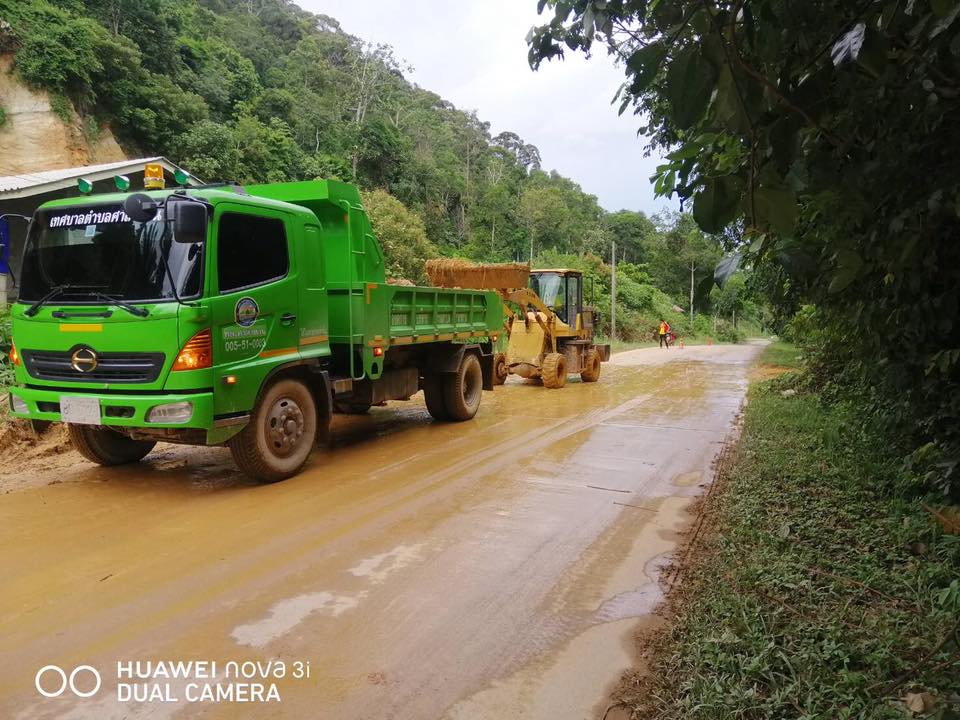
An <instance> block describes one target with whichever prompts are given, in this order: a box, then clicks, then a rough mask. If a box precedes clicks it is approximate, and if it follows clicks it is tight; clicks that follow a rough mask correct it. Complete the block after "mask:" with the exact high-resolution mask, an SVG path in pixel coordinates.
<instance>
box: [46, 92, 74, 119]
mask: <svg viewBox="0 0 960 720" xmlns="http://www.w3.org/2000/svg"><path fill="white" fill-rule="evenodd" d="M50 110H51V111H52V112H53V114H54V115H56V116H57V117H58V118H60V119H61V120H62V121H63V122H65V123H70V122H72V121H73V105H71V104H70V101H69V100H67V98H66V97H64V96H63V95H51V96H50Z"/></svg>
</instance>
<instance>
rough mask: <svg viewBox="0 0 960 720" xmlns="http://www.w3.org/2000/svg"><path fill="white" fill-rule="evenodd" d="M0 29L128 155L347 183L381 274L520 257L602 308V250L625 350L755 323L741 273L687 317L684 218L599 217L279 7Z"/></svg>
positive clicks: (731, 335)
mask: <svg viewBox="0 0 960 720" xmlns="http://www.w3.org/2000/svg"><path fill="white" fill-rule="evenodd" d="M0 19H2V20H3V21H5V22H6V23H7V25H5V26H3V29H0V51H2V52H12V53H15V71H16V72H17V73H18V74H19V76H20V77H21V78H22V79H23V80H24V81H25V82H27V83H29V84H31V85H33V86H36V87H39V88H43V89H45V90H48V91H49V92H51V93H52V94H53V97H54V107H55V108H56V107H59V108H61V110H62V111H63V112H64V113H65V114H67V115H69V113H70V108H71V106H72V108H74V109H75V110H76V112H77V114H78V115H79V116H80V117H81V118H82V120H83V123H84V127H85V128H86V131H87V132H88V133H91V134H93V135H95V134H96V133H97V132H99V131H100V130H99V129H100V128H102V127H104V126H108V127H109V128H110V129H111V131H112V132H113V133H114V134H115V135H116V137H117V138H118V140H119V141H120V143H121V145H122V146H123V147H124V148H125V149H126V150H127V152H128V153H130V154H140V153H142V154H154V153H156V154H163V155H166V156H168V157H170V158H171V159H173V160H175V161H176V162H179V163H181V164H182V165H184V166H185V167H187V168H188V169H189V170H190V171H191V172H193V173H194V174H195V175H196V176H197V177H200V178H203V179H204V180H207V181H215V180H225V181H236V182H239V183H247V182H264V181H284V180H294V179H296V180H300V179H310V178H316V177H322V178H338V179H342V180H348V181H353V182H356V183H357V184H358V185H359V186H360V187H361V188H362V189H363V190H364V191H365V193H366V194H365V203H366V205H367V207H368V210H369V211H370V213H371V215H372V216H373V220H374V227H375V228H376V229H377V231H378V234H379V236H380V239H381V241H382V242H383V243H384V245H385V246H386V248H387V252H388V257H389V261H390V268H389V269H390V272H391V274H393V275H394V276H396V277H405V278H408V279H411V280H415V281H422V280H424V276H423V270H422V265H423V260H424V259H426V258H428V257H430V256H432V255H438V254H444V255H457V256H462V257H467V258H474V259H482V260H484V261H506V260H527V259H529V258H530V257H531V256H533V257H534V258H535V260H536V261H537V262H549V263H551V264H556V263H563V264H566V265H575V266H577V267H581V268H583V269H584V270H587V271H588V272H589V273H590V274H591V276H592V277H593V278H594V288H595V293H596V298H597V302H598V304H599V305H601V306H604V307H605V306H606V303H608V302H609V299H608V298H609V284H610V281H609V277H610V268H609V266H608V263H609V262H610V259H611V257H610V254H611V246H612V241H616V247H617V258H618V260H619V261H620V270H619V272H618V279H619V288H620V293H619V305H618V317H619V319H620V323H619V326H620V328H622V329H623V332H622V333H621V335H622V336H624V335H625V336H626V337H627V339H640V338H642V337H645V336H647V334H648V333H649V332H651V331H652V330H653V327H654V325H655V323H656V321H657V320H658V318H659V317H660V316H663V315H665V314H669V319H670V321H671V322H672V323H673V324H674V326H675V327H677V328H678V329H679V331H680V332H681V333H683V334H686V335H691V334H695V333H696V334H700V335H714V336H720V337H722V338H726V339H736V338H737V337H739V336H740V333H738V332H737V331H736V330H735V328H734V327H733V326H732V324H731V322H730V321H732V320H734V319H735V318H739V319H741V320H743V319H747V320H755V319H757V318H758V316H759V312H758V310H757V306H756V305H755V304H754V303H753V302H751V300H750V292H749V288H748V287H747V284H746V283H745V282H744V281H743V278H742V277H741V278H739V279H738V280H736V281H734V282H733V283H731V284H730V285H729V287H726V288H725V289H724V290H723V291H720V290H719V289H715V290H714V293H713V296H712V297H708V296H706V295H705V294H703V293H701V294H700V295H698V296H697V301H696V303H695V305H696V310H697V311H700V312H701V315H700V316H699V317H698V316H697V315H694V317H693V318H692V319H691V316H690V313H689V309H690V289H691V284H693V285H695V286H699V285H700V284H701V282H702V281H703V280H704V279H705V278H708V277H710V276H711V275H712V273H713V267H714V265H715V264H716V261H717V260H718V259H719V258H720V255H721V245H720V242H719V240H718V239H717V238H716V237H714V236H711V235H708V234H705V233H703V232H701V230H700V229H699V228H698V227H697V226H696V224H695V223H694V222H692V220H691V218H690V216H689V215H684V214H678V213H672V214H671V213H668V214H664V215H661V216H657V217H653V218H650V217H647V216H646V215H644V214H643V213H638V212H633V211H630V210H622V211H619V212H613V213H610V212H607V211H605V210H604V209H603V208H601V207H600V205H599V204H598V202H597V198H596V197H594V196H593V195H590V194H588V193H586V192H584V191H583V190H582V189H581V188H580V187H579V186H578V185H577V184H576V183H575V182H573V181H572V180H570V179H568V178H565V177H563V176H561V175H559V174H557V173H556V172H547V171H545V170H544V169H543V168H542V167H541V159H540V153H539V151H538V149H537V147H536V145H535V144H534V141H535V139H533V138H521V137H519V136H518V135H517V134H515V133H512V132H501V133H499V134H497V135H495V136H494V135H492V133H491V130H490V124H489V123H487V122H484V121H483V120H481V119H480V118H479V117H478V116H477V115H476V114H475V113H472V112H464V111H462V110H459V109H457V108H456V107H454V106H453V105H452V104H450V103H449V102H447V101H445V100H444V99H443V98H441V97H439V96H438V95H436V94H435V93H432V92H430V91H429V90H427V89H424V88H420V87H418V86H416V85H415V84H413V83H411V82H410V81H409V80H408V79H407V78H406V76H407V75H409V68H407V67H406V66H405V64H404V62H403V61H402V60H400V59H399V58H398V57H397V56H396V54H395V53H394V51H393V50H392V49H391V48H390V47H388V46H385V45H371V44H369V43H366V42H364V40H363V39H361V38H357V37H353V36H351V35H349V34H347V33H345V32H344V31H343V30H342V29H341V27H340V25H339V24H338V22H337V21H336V20H335V19H334V18H331V17H327V16H323V15H314V14H311V13H308V12H306V11H304V10H302V9H300V8H299V7H298V6H296V5H295V4H293V3H292V2H289V1H288V0H15V1H14V0H0ZM521 41H522V38H520V37H518V42H521ZM0 102H2V100H0ZM0 117H2V116H0ZM675 307H676V308H677V309H674V308H675ZM717 314H719V319H717V318H715V317H714V315H717ZM605 315H608V313H607V314H605Z"/></svg>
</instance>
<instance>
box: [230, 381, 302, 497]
mask: <svg viewBox="0 0 960 720" xmlns="http://www.w3.org/2000/svg"><path fill="white" fill-rule="evenodd" d="M316 438H317V404H316V401H315V400H314V397H313V393H312V392H310V388H308V387H307V386H306V385H304V384H303V383H302V382H300V381H299V380H293V379H288V380H278V381H277V382H275V383H273V384H272V385H270V386H268V387H267V389H266V390H264V391H263V393H262V394H261V396H260V399H259V400H258V401H257V405H256V407H255V408H254V409H253V412H252V413H251V414H250V422H249V423H247V425H246V427H244V428H243V430H241V431H240V432H239V433H238V434H236V435H234V436H233V437H232V438H231V439H230V440H228V441H227V445H228V446H229V447H230V452H231V453H232V454H233V460H234V462H236V463H237V467H239V468H240V470H241V471H243V472H244V473H245V474H246V475H249V476H250V477H251V478H253V479H254V480H256V481H257V482H261V483H273V482H278V481H279V480H286V479H287V478H288V477H291V476H293V475H296V474H297V473H298V472H300V469H301V468H302V467H303V465H304V463H306V462H307V458H308V457H310V451H311V450H312V449H313V444H314V442H316Z"/></svg>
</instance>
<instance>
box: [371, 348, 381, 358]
mask: <svg viewBox="0 0 960 720" xmlns="http://www.w3.org/2000/svg"><path fill="white" fill-rule="evenodd" d="M381 355H383V348H382V347H375V348H374V349H373V356H374V357H380V356H381Z"/></svg>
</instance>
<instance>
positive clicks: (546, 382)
mask: <svg viewBox="0 0 960 720" xmlns="http://www.w3.org/2000/svg"><path fill="white" fill-rule="evenodd" d="M540 377H541V378H543V386H544V387H547V388H562V387H563V386H564V385H566V384H567V359H566V358H565V357H564V356H563V354H562V353H550V354H549V355H547V356H546V357H545V358H544V359H543V367H542V368H541V369H540Z"/></svg>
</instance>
